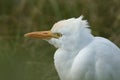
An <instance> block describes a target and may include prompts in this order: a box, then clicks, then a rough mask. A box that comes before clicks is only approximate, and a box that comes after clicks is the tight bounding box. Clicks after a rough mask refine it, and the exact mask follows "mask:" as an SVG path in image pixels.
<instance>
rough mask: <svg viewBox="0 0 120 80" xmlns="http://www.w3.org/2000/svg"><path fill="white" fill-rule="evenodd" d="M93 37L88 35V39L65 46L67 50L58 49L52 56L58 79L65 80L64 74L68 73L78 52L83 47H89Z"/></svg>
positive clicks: (83, 38)
mask: <svg viewBox="0 0 120 80" xmlns="http://www.w3.org/2000/svg"><path fill="white" fill-rule="evenodd" d="M93 39H94V37H93V36H92V35H89V37H82V38H81V40H79V42H77V43H72V44H70V45H67V47H69V48H59V49H58V50H57V51H56V52H55V55H54V62H55V67H56V69H57V72H58V74H59V76H60V77H62V78H64V79H62V80H66V76H65V75H66V74H67V73H69V71H70V69H71V66H72V64H73V61H74V59H75V57H76V56H77V54H78V53H79V51H80V50H82V49H83V48H84V47H85V46H87V45H89V43H91V42H92V41H93Z"/></svg>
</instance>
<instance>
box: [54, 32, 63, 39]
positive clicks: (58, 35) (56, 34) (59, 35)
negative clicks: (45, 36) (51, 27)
mask: <svg viewBox="0 0 120 80" xmlns="http://www.w3.org/2000/svg"><path fill="white" fill-rule="evenodd" d="M54 35H55V36H57V37H58V38H59V37H62V34H61V33H54Z"/></svg>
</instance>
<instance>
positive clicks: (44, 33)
mask: <svg viewBox="0 0 120 80" xmlns="http://www.w3.org/2000/svg"><path fill="white" fill-rule="evenodd" d="M24 36H25V37H29V38H39V39H51V38H59V36H57V35H55V34H54V33H52V32H51V31H36V32H30V33H26V34H25V35H24Z"/></svg>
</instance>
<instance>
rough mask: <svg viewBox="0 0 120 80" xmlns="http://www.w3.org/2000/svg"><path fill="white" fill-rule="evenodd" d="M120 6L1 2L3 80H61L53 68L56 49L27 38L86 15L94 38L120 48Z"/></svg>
mask: <svg viewBox="0 0 120 80" xmlns="http://www.w3.org/2000/svg"><path fill="white" fill-rule="evenodd" d="M119 5H120V1H119V0H111V1H110V0H106V1H105V0H95V1H89V0H1V1H0V80H59V77H58V75H57V72H56V71H55V68H54V64H53V61H54V60H53V55H54V52H55V48H54V47H53V46H51V45H50V44H48V43H47V42H45V41H42V40H39V39H28V38H24V36H23V35H24V34H25V33H27V32H30V31H35V30H49V29H50V28H51V27H52V25H53V24H54V23H55V22H57V21H59V20H61V19H67V18H70V17H79V16H80V15H81V14H83V15H84V16H85V17H84V18H85V19H87V20H88V22H89V24H90V25H91V26H92V27H91V29H92V30H93V32H92V33H93V34H94V35H97V36H103V37H106V38H108V39H110V40H111V41H113V42H114V43H115V44H116V45H118V46H120V9H119ZM73 27H74V26H73Z"/></svg>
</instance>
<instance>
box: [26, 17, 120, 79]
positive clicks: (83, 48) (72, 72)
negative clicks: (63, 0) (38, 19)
mask: <svg viewBox="0 0 120 80" xmlns="http://www.w3.org/2000/svg"><path fill="white" fill-rule="evenodd" d="M88 27H89V25H88V23H87V21H86V20H82V16H81V17H79V18H71V19H67V20H62V21H59V22H57V23H55V25H54V26H53V28H52V29H51V30H50V31H44V32H31V33H27V34H25V36H27V37H33V38H41V39H45V40H47V41H48V42H49V43H50V44H52V45H54V46H55V47H57V48H58V49H57V50H56V52H55V55H54V63H55V68H56V70H57V72H58V74H59V77H60V79H61V80H120V49H119V48H118V47H117V46H116V45H115V44H113V43H112V42H111V41H109V40H107V39H105V38H103V37H95V36H93V35H92V34H91V30H90V29H89V28H88Z"/></svg>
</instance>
